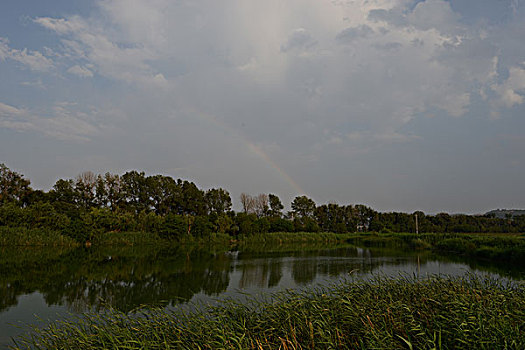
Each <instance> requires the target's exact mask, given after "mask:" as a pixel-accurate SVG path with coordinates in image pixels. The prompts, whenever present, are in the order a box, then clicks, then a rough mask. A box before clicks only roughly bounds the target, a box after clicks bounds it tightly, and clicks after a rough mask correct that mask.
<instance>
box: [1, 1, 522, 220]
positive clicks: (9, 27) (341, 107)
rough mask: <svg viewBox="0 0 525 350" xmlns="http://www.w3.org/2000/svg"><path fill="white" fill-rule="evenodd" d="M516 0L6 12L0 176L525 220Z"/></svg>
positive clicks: (115, 4) (134, 4) (97, 5)
mask: <svg viewBox="0 0 525 350" xmlns="http://www.w3.org/2000/svg"><path fill="white" fill-rule="evenodd" d="M524 38H525V1H523V0H450V1H445V0H425V1H414V0H354V1H352V0H347V1H343V0H330V1H328V0H265V1H255V0H254V1H251V0H221V1H217V0H148V1H143V0H93V1H86V0H48V1H40V0H31V1H30V0H4V1H2V2H1V4H0V163H5V164H6V165H7V166H8V167H9V168H11V169H13V170H15V171H18V172H20V173H22V174H24V175H25V177H26V178H28V179H30V180H31V182H32V186H33V187H34V188H39V189H44V190H48V189H50V188H51V187H52V186H53V184H54V183H55V181H56V180H57V179H59V178H74V177H75V176H76V175H78V174H79V173H81V172H83V171H88V170H89V171H93V172H95V173H106V172H111V173H118V174H122V173H124V172H125V171H128V170H139V171H144V172H145V173H146V174H151V175H153V174H164V175H169V176H172V177H174V178H181V179H187V180H191V181H194V182H195V183H196V184H197V185H198V186H199V187H201V188H203V189H208V188H213V187H222V188H224V189H226V190H228V191H229V192H230V194H231V195H232V199H233V201H234V207H235V208H239V207H240V205H239V195H240V194H241V193H242V192H245V193H248V194H252V195H257V194H259V193H273V194H277V195H278V196H279V197H280V198H281V200H282V201H283V203H284V204H285V205H286V206H289V203H290V202H291V201H292V200H293V198H294V197H295V196H298V195H307V196H308V197H310V198H312V199H314V200H315V201H316V203H317V204H323V203H329V202H336V203H339V204H357V203H360V204H365V205H368V206H371V207H373V208H374V209H376V210H380V211H406V212H412V211H415V210H422V211H424V212H426V213H438V212H451V213H484V212H486V211H488V210H490V209H495V208H525V181H524V179H525V39H524Z"/></svg>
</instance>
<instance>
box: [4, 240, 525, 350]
mask: <svg viewBox="0 0 525 350" xmlns="http://www.w3.org/2000/svg"><path fill="white" fill-rule="evenodd" d="M466 273H476V274H491V275H494V276H495V277H497V278H505V279H516V280H522V279H523V278H524V277H525V267H514V268H512V267H507V266H504V265H503V266H498V265H494V264H489V263H481V264H480V263H479V262H473V261H466V260H463V259H461V258H458V257H454V258H452V259H451V258H450V257H442V256H436V255H433V254H432V253H430V252H428V251H419V252H417V251H416V252H415V251H408V250H403V249H400V248H371V247H366V248H365V247H356V246H350V245H342V246H337V247H323V246H315V245H304V246H297V245H294V246H270V247H257V248H256V249H253V248H251V249H250V248H245V249H233V250H225V249H223V250H221V249H218V248H215V249H214V248H210V247H208V248H202V247H201V248H198V247H193V246H190V247H188V246H187V247H140V248H139V247H114V248H111V247H100V248H89V249H86V248H81V249H66V248H23V249H13V248H0V348H5V347H6V346H7V345H8V344H10V343H11V340H10V339H11V337H16V336H18V335H20V334H22V333H26V332H27V331H28V328H27V326H26V325H27V324H34V325H37V326H39V327H40V326H45V325H46V324H47V323H48V322H49V320H57V319H63V318H69V317H73V316H74V315H76V314H79V313H82V312H85V311H97V310H103V309H104V308H106V307H109V306H111V307H114V308H117V309H119V310H121V311H125V312H128V311H131V310H133V309H135V308H137V307H139V306H141V305H158V306H165V307H168V308H175V307H192V305H195V303H197V304H198V303H213V302H215V301H216V300H218V299H221V298H226V297H231V298H244V297H246V296H247V295H261V294H263V295H264V294H266V293H271V292H275V291H279V290H283V289H288V288H293V289H297V288H307V287H311V286H314V285H319V284H329V283H332V282H336V281H338V280H341V279H343V278H371V277H372V276H374V275H377V274H381V275H386V276H398V275H400V274H402V275H407V274H408V275H411V276H412V275H415V276H420V277H425V276H428V275H437V274H441V275H454V276H459V275H463V274H466Z"/></svg>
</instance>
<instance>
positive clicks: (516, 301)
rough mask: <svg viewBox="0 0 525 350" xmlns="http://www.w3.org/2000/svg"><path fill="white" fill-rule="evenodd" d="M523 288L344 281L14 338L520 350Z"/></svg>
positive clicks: (70, 343)
mask: <svg viewBox="0 0 525 350" xmlns="http://www.w3.org/2000/svg"><path fill="white" fill-rule="evenodd" d="M524 319H525V290H524V287H523V285H520V284H503V283H502V282H499V281H495V280H490V279H481V278H479V277H473V276H470V277H469V276H467V277H463V278H430V279H426V280H416V279H413V278H395V279H389V278H376V279H375V280H372V281H358V280H347V281H345V282H342V283H340V284H337V285H334V286H330V287H327V288H323V287H317V288H315V289H312V290H307V291H302V292H292V291H288V292H284V293H279V294H275V295H273V296H269V297H267V298H266V299H265V300H261V299H251V300H249V301H248V302H243V303H240V302H236V301H226V302H223V303H222V304H220V305H218V306H214V307H211V306H210V307H204V308H202V307H201V308H197V310H196V311H192V312H182V311H167V310H166V309H151V308H150V309H139V310H137V311H136V312H134V313H121V312H119V311H117V310H114V309H110V310H108V311H107V312H105V313H102V314H85V315H84V316H83V317H81V318H79V319H77V320H70V321H64V322H59V323H55V324H52V325H50V326H48V327H47V328H45V329H36V330H35V333H33V334H32V335H28V336H26V337H25V338H21V339H17V345H16V348H17V349H24V348H40V349H102V348H104V349H105V348H125V349H161V348H162V349H167V348H177V349H213V348H221V349H240V348H242V349H277V348H283V349H313V348H315V349H334V348H339V349H341V348H351V349H357V348H363V349H364V348H366V349H372V348H375V349H379V348H380V349H406V348H410V349H412V348H417V349H419V348H432V349H445V348H454V349H472V348H476V349H523V348H524V347H525V324H524V322H523V320H524Z"/></svg>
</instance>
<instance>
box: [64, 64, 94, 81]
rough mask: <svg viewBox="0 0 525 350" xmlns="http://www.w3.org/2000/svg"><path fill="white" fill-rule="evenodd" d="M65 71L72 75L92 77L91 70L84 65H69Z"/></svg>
mask: <svg viewBox="0 0 525 350" xmlns="http://www.w3.org/2000/svg"><path fill="white" fill-rule="evenodd" d="M67 72H68V73H71V74H73V75H76V76H78V77H81V78H92V77H93V72H92V71H90V70H89V69H88V68H86V67H82V66H79V65H76V66H72V67H70V68H69V69H68V70H67Z"/></svg>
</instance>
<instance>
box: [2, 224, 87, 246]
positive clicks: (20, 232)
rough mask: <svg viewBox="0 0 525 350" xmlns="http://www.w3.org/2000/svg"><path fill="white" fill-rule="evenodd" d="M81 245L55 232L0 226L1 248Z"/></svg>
mask: <svg viewBox="0 0 525 350" xmlns="http://www.w3.org/2000/svg"><path fill="white" fill-rule="evenodd" d="M79 245H80V244H79V243H78V242H76V241H75V240H74V239H72V238H70V237H68V236H64V235H62V234H61V233H60V232H57V231H53V230H48V229H28V228H24V227H6V226H0V246H53V247H58V246H63V247H76V246H79Z"/></svg>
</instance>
